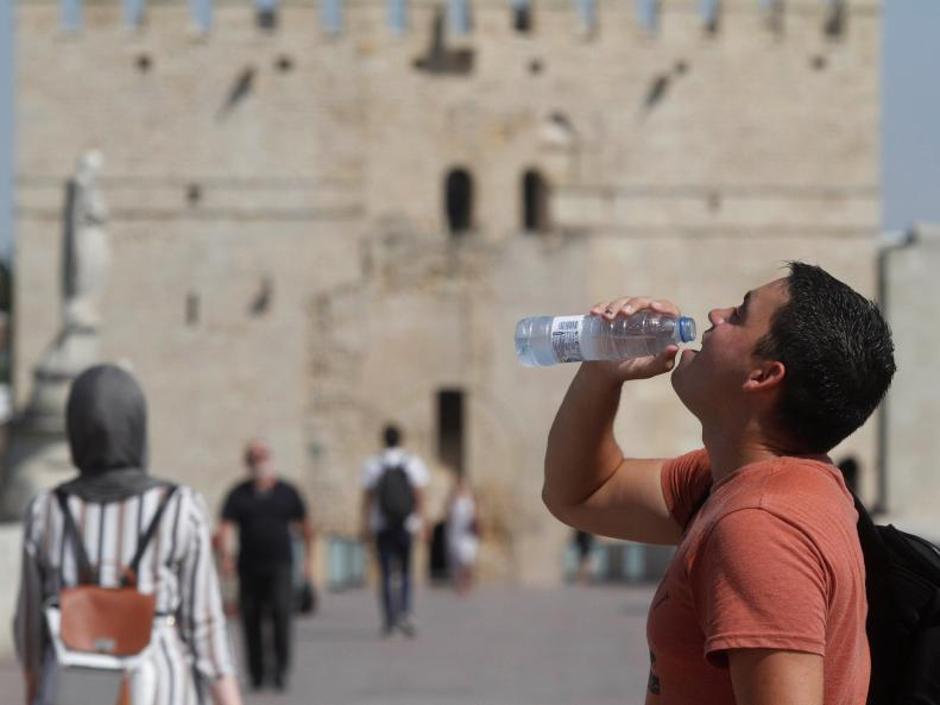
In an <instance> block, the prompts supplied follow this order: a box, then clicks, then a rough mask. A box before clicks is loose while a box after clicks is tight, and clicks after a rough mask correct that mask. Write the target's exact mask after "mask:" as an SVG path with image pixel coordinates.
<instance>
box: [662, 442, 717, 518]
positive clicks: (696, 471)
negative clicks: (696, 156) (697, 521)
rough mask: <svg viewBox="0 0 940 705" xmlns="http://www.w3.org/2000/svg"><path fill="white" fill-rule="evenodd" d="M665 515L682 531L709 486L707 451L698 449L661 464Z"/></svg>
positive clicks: (709, 473) (709, 465) (710, 476)
mask: <svg viewBox="0 0 940 705" xmlns="http://www.w3.org/2000/svg"><path fill="white" fill-rule="evenodd" d="M660 479H661V481H662V488H663V498H664V499H665V500H666V506H667V507H668V508H669V513H670V514H672V517H673V519H675V520H676V522H677V523H678V524H679V526H681V527H683V528H685V525H686V524H688V523H689V519H691V518H692V514H693V513H694V512H695V510H696V509H697V508H698V506H699V505H700V503H701V500H702V497H703V496H704V495H705V493H706V492H708V490H709V488H710V487H711V483H712V475H711V463H710V462H709V460H708V452H707V451H706V450H705V449H704V448H701V449H699V450H693V451H692V452H691V453H686V454H685V455H680V456H679V457H678V458H673V459H672V460H668V461H666V462H665V463H664V464H663V469H662V474H661V476H660Z"/></svg>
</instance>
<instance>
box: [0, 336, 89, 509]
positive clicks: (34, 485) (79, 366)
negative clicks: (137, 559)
mask: <svg viewBox="0 0 940 705" xmlns="http://www.w3.org/2000/svg"><path fill="white" fill-rule="evenodd" d="M98 342H99V341H98V332H97V331H96V330H94V329H91V328H75V327H72V328H69V329H66V330H65V331H63V333H61V334H60V335H59V337H58V338H57V339H56V341H55V342H54V343H53V345H52V347H50V348H49V350H48V351H47V352H46V354H45V355H44V356H43V361H42V363H41V364H40V365H39V367H38V368H37V369H36V372H35V373H34V375H33V377H34V382H33V394H32V397H31V398H30V400H29V405H28V406H27V407H26V410H25V412H24V413H23V414H22V415H21V416H20V417H19V418H17V419H16V420H15V421H14V422H13V423H12V424H11V429H10V430H11V433H10V448H9V451H8V452H7V464H6V468H7V469H6V473H5V476H4V478H3V484H2V490H0V521H18V520H19V519H21V518H22V516H23V511H24V510H25V509H26V505H27V504H29V501H30V500H31V499H32V498H33V497H34V496H36V493H38V492H39V491H40V490H43V489H47V488H49V487H53V486H55V485H57V484H59V483H61V482H63V481H65V480H67V479H68V478H69V477H71V475H72V474H73V473H74V471H75V469H74V467H73V466H72V457H71V453H70V451H69V446H68V441H67V438H66V429H65V405H66V402H67V401H68V395H69V389H70V388H71V386H72V380H74V379H75V378H76V377H77V376H78V375H79V374H81V373H82V371H83V370H85V369H86V368H88V367H90V366H91V365H94V364H95V363H96V362H97V360H98V348H99V344H98Z"/></svg>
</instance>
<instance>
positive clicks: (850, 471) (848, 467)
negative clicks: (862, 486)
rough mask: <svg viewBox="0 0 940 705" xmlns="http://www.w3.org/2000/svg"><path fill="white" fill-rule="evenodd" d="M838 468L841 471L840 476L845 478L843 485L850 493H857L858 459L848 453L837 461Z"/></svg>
mask: <svg viewBox="0 0 940 705" xmlns="http://www.w3.org/2000/svg"><path fill="white" fill-rule="evenodd" d="M838 468H839V470H840V471H841V472H842V478H843V479H844V480H845V486H846V487H848V488H849V492H851V493H852V494H856V495H857V494H858V460H856V459H855V456H854V455H849V456H846V457H845V458H843V459H842V460H840V461H839V464H838Z"/></svg>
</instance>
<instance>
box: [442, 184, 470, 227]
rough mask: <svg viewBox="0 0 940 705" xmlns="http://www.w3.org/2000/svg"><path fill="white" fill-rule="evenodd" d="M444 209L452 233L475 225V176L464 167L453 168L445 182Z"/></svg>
mask: <svg viewBox="0 0 940 705" xmlns="http://www.w3.org/2000/svg"><path fill="white" fill-rule="evenodd" d="M444 210H445V211H446V213H447V225H448V227H449V228H450V232H451V234H452V235H460V234H462V233H465V232H467V231H468V230H470V228H471V227H473V177H472V176H470V173H469V172H468V171H467V170H466V169H463V168H460V167H458V168H456V169H451V170H450V172H449V173H448V174H447V181H446V183H445V184H444Z"/></svg>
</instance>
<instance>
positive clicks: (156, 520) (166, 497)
mask: <svg viewBox="0 0 940 705" xmlns="http://www.w3.org/2000/svg"><path fill="white" fill-rule="evenodd" d="M178 489H179V485H172V484H171V485H168V486H167V489H166V492H164V494H163V498H162V499H161V500H160V504H159V505H158V506H157V511H156V512H154V515H153V519H152V520H151V521H150V525H149V526H148V527H147V530H146V531H145V532H144V533H143V534H142V535H141V537H140V539H139V540H138V541H137V551H136V553H134V557H133V558H132V559H131V562H130V564H129V565H128V566H127V570H125V572H124V577H123V578H122V579H121V585H123V586H124V587H129V586H134V585H136V584H137V571H138V569H139V568H140V561H141V560H142V559H143V557H144V553H145V552H146V551H147V546H148V545H149V544H150V541H151V540H152V539H153V537H154V535H155V534H156V533H157V528H158V527H159V525H160V520H161V519H162V518H163V513H164V511H166V507H167V505H168V504H169V503H170V500H171V499H172V498H173V495H174V494H176V491H177V490H178Z"/></svg>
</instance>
